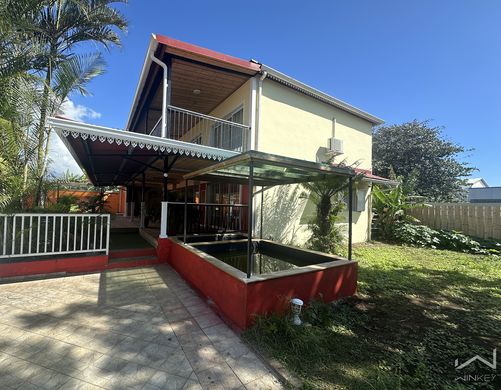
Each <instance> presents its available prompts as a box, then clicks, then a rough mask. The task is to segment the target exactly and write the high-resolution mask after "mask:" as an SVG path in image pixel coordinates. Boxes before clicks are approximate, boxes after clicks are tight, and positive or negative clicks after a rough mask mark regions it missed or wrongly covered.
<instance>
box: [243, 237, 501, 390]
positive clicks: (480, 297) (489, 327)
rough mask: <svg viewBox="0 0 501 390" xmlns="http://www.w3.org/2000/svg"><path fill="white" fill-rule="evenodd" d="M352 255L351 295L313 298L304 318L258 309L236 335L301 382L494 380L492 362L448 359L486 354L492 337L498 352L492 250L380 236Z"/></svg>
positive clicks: (394, 385)
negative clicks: (354, 282) (335, 300)
mask: <svg viewBox="0 0 501 390" xmlns="http://www.w3.org/2000/svg"><path fill="white" fill-rule="evenodd" d="M354 258H355V259H357V260H358V261H359V283H358V291H359V292H358V296H357V297H355V298H350V299H348V300H347V301H345V302H343V303H340V304H337V305H335V306H334V309H332V310H331V309H330V306H329V307H328V308H327V310H325V309H326V307H325V305H324V306H322V305H313V306H312V309H309V310H306V312H305V313H304V317H305V318H306V319H308V320H309V321H310V322H311V323H312V324H313V325H312V326H307V327H304V326H302V327H294V326H292V325H290V322H289V321H288V319H286V318H279V317H271V318H266V319H265V318H261V319H259V320H258V322H257V324H256V325H255V326H254V327H253V328H251V329H250V330H249V331H247V333H246V334H245V337H246V338H247V339H248V340H249V341H250V342H251V343H253V344H254V345H255V346H256V347H257V348H258V349H260V350H261V351H262V352H263V353H264V354H265V355H269V356H272V357H274V358H276V359H278V360H279V361H281V362H282V363H283V364H284V365H285V366H286V367H287V368H288V369H289V370H291V371H293V372H295V373H296V374H297V375H298V376H299V377H300V378H301V379H302V380H303V381H304V384H305V387H310V388H339V389H344V388H347V389H398V388H401V389H445V388H447V389H448V388H450V389H453V388H454V389H460V388H498V389H500V388H501V364H500V363H498V368H497V371H494V370H492V369H490V368H488V367H487V366H485V365H482V363H479V362H476V363H474V364H471V365H469V366H468V367H466V368H465V369H463V370H461V371H457V370H456V369H455V366H454V362H455V359H459V363H460V364H461V363H463V362H465V361H466V360H468V359H470V358H471V357H473V356H474V355H475V354H480V355H481V356H482V357H484V358H486V359H488V360H489V361H490V360H492V350H493V348H495V347H497V348H498V350H499V354H500V355H501V259H500V258H496V257H486V256H478V255H469V254H463V253H457V252H450V251H444V250H433V249H423V248H411V247H402V246H395V245H386V244H381V243H372V244H362V245H358V246H356V247H355V249H354ZM498 361H501V356H500V358H498ZM496 373H497V375H498V376H497V377H496V378H495V379H494V380H493V381H490V382H489V383H481V382H480V381H471V380H470V381H468V382H465V381H464V377H465V374H466V375H468V374H469V375H481V374H487V375H489V376H487V377H485V376H484V377H483V379H484V380H486V379H487V380H488V379H490V378H492V376H491V374H496ZM458 377H462V378H463V379H458ZM468 379H471V378H468Z"/></svg>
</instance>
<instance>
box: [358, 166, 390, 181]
mask: <svg viewBox="0 0 501 390" xmlns="http://www.w3.org/2000/svg"><path fill="white" fill-rule="evenodd" d="M355 172H356V173H361V174H363V175H364V177H366V178H367V179H369V180H370V179H372V180H378V181H387V182H393V180H391V179H388V178H386V177H382V176H377V175H374V174H373V173H372V171H371V170H370V169H362V168H355Z"/></svg>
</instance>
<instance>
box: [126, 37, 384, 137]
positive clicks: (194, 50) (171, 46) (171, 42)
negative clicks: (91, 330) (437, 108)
mask: <svg viewBox="0 0 501 390" xmlns="http://www.w3.org/2000/svg"><path fill="white" fill-rule="evenodd" d="M159 45H163V46H164V48H165V51H166V52H168V53H171V54H173V55H179V56H182V57H186V58H189V59H192V60H198V61H201V62H205V63H207V64H210V65H217V66H220V67H223V68H227V69H231V70H235V71H238V72H241V73H245V74H248V75H249V76H253V75H255V74H257V73H262V74H263V73H265V72H266V73H267V77H269V78H270V79H271V80H274V81H277V82H279V83H281V84H283V85H285V86H288V87H290V88H293V89H295V90H297V91H298V92H301V93H304V94H306V95H308V96H311V97H313V98H315V99H318V100H320V101H322V102H324V103H326V104H330V105H332V106H334V107H336V108H339V109H341V110H344V111H346V112H349V113H351V114H353V115H355V116H358V117H359V118H362V119H365V120H367V121H368V122H370V123H372V124H374V125H380V124H382V123H384V121H383V120H382V119H380V118H378V117H376V116H374V115H371V114H369V113H367V112H365V111H363V110H361V109H359V108H357V107H354V106H352V105H350V104H348V103H346V102H344V101H342V100H339V99H337V98H335V97H333V96H330V95H328V94H326V93H324V92H321V91H319V90H318V89H315V88H313V87H310V86H309V85H307V84H304V83H302V82H300V81H298V80H296V79H294V78H292V77H290V76H287V75H286V74H284V73H282V72H279V71H278V70H276V69H273V68H272V67H269V66H267V65H264V64H260V63H258V62H256V61H247V60H243V59H240V58H237V57H233V56H230V55H227V54H222V53H219V52H216V51H214V50H210V49H206V48H203V47H201V46H197V45H193V44H191V43H186V42H182V41H179V40H177V39H173V38H170V37H167V36H164V35H160V34H152V37H151V40H150V44H149V47H148V51H147V53H146V58H145V60H144V63H143V68H142V70H141V76H140V78H139V82H138V85H137V87H136V91H135V94H134V99H133V103H132V106H131V109H130V112H129V117H128V120H127V125H126V129H128V130H129V127H130V125H131V120H132V116H133V114H134V110H135V108H136V105H137V104H138V102H139V97H140V94H141V91H142V89H143V86H144V83H145V81H146V78H147V75H148V71H149V69H150V66H151V63H152V61H151V58H150V55H151V54H152V53H155V51H156V49H157V48H158V46H159Z"/></svg>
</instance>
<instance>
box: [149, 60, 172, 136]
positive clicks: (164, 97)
mask: <svg viewBox="0 0 501 390" xmlns="http://www.w3.org/2000/svg"><path fill="white" fill-rule="evenodd" d="M150 58H151V60H152V61H153V62H154V63H155V64H157V65H159V66H161V67H162V69H163V70H164V82H163V90H162V132H161V135H162V138H167V87H168V86H169V80H168V72H169V70H168V68H167V65H166V64H165V63H163V62H162V61H160V60H159V59H158V58H157V57H155V55H154V54H153V53H151V54H150Z"/></svg>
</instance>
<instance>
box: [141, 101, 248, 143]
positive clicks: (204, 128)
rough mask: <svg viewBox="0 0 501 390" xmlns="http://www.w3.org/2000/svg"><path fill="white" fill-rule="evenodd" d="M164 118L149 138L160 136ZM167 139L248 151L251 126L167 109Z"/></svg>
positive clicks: (170, 107) (181, 109) (156, 125)
mask: <svg viewBox="0 0 501 390" xmlns="http://www.w3.org/2000/svg"><path fill="white" fill-rule="evenodd" d="M161 123H162V118H161V117H160V119H159V120H158V122H157V123H156V124H155V126H154V127H153V129H152V130H151V131H150V135H155V136H157V137H160V136H161ZM167 138H170V139H175V140H178V141H184V142H190V143H193V144H199V145H205V146H212V147H215V148H219V149H225V150H232V151H235V152H244V151H246V150H248V149H249V141H250V127H249V126H246V125H243V124H241V123H235V122H231V121H227V120H224V119H220V118H216V117H213V116H210V115H204V114H200V113H198V112H194V111H190V110H186V109H184V108H179V107H175V106H168V107H167Z"/></svg>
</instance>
